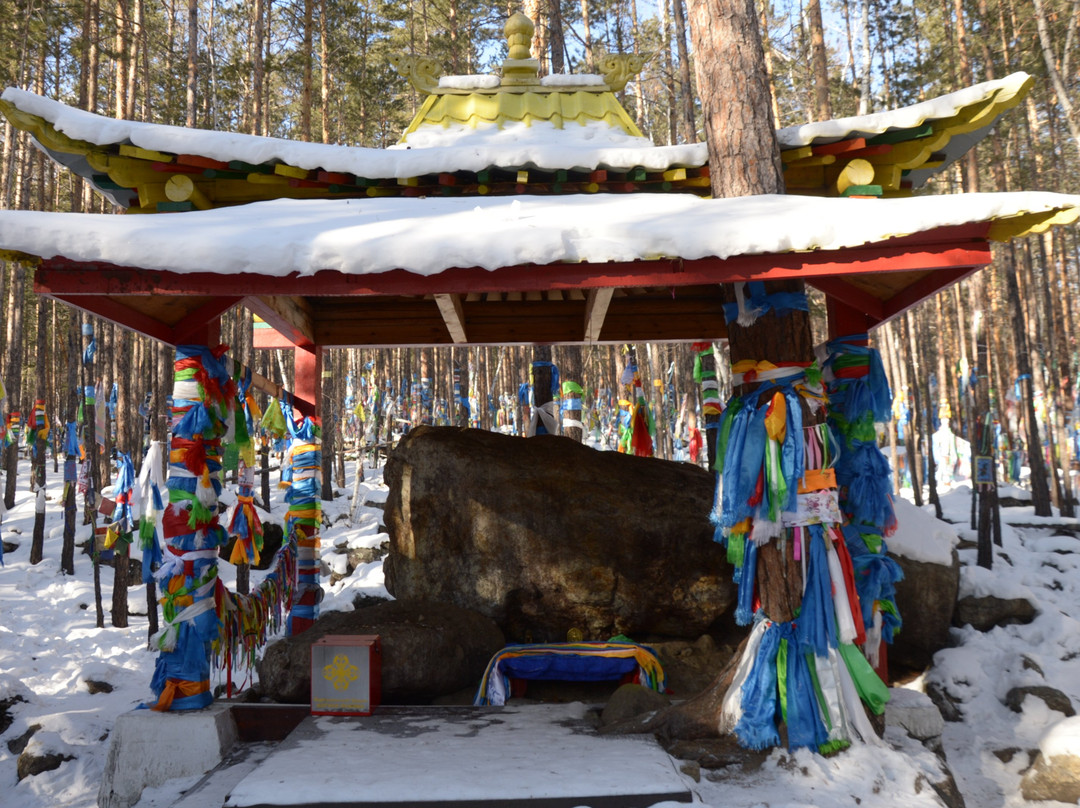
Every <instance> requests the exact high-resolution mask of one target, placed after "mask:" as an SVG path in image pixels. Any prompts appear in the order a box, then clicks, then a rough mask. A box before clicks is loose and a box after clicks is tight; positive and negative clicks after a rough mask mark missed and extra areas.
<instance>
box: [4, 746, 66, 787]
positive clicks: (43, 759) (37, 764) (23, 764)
mask: <svg viewBox="0 0 1080 808" xmlns="http://www.w3.org/2000/svg"><path fill="white" fill-rule="evenodd" d="M74 759H75V758H74V757H73V756H71V755H63V754H60V753H59V752H46V753H45V754H32V753H28V752H26V751H25V750H24V751H23V753H22V754H21V755H19V760H18V762H17V763H16V764H15V771H16V775H17V776H18V778H19V780H24V779H25V778H27V777H33V776H34V775H37V774H41V773H42V772H51V771H55V770H56V769H59V768H60V766H61V764H62V763H63V762H64V761H66V760H74Z"/></svg>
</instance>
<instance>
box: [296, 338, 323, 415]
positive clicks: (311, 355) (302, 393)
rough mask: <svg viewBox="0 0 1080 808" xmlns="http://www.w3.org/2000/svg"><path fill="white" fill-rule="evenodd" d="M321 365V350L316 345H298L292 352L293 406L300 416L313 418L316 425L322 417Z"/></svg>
mask: <svg viewBox="0 0 1080 808" xmlns="http://www.w3.org/2000/svg"><path fill="white" fill-rule="evenodd" d="M322 363H323V349H322V348H321V347H319V346H318V345H310V346H302V345H298V346H296V349H295V350H294V351H293V368H294V370H295V371H296V380H295V382H294V383H293V404H294V405H295V406H296V409H298V410H299V411H300V414H301V415H303V416H305V417H306V418H314V419H315V422H316V423H319V422H320V418H321V416H322V401H321V400H320V399H321V396H320V392H321V387H322Z"/></svg>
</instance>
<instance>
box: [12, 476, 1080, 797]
mask: <svg viewBox="0 0 1080 808" xmlns="http://www.w3.org/2000/svg"><path fill="white" fill-rule="evenodd" d="M24 462H25V461H24ZM51 467H52V466H51V463H50V464H49V469H50V472H51ZM23 471H24V472H25V471H26V469H25V467H24V469H23ZM349 474H350V481H351V474H352V468H351V466H350V468H349ZM380 474H381V472H379V471H375V472H372V471H371V470H368V471H367V482H365V483H364V484H363V489H362V494H361V496H362V499H363V500H364V501H373V500H374V501H378V500H380V499H382V498H384V496H385V493H384V491H385V489H382V488H381V476H380ZM23 479H25V480H29V474H28V473H25V475H24V476H23V477H20V480H23ZM62 485H63V484H62V482H61V481H60V479H59V477H58V476H50V480H49V487H48V493H49V497H50V502H49V508H48V510H47V526H46V537H47V538H46V542H45V560H44V561H42V562H41V563H40V564H38V565H36V566H31V565H30V564H29V563H28V560H27V557H28V555H29V550H30V538H31V530H32V526H33V518H34V514H33V510H34V504H33V496H32V494H31V493H30V492H29V491H28V490H27V489H26V488H25V486H21V487H20V490H19V492H18V495H17V501H16V506H15V508H14V509H13V510H12V511H11V512H10V513H8V514H6V515H5V516H4V520H3V525H2V534H3V537H4V539H5V540H7V541H15V542H17V543H19V544H20V545H21V546H20V547H19V549H18V550H17V551H15V552H12V553H10V554H8V555H7V556H6V558H5V562H6V566H5V567H3V568H0V701H3V700H5V699H10V698H12V697H13V696H16V695H19V696H21V697H22V698H24V699H25V702H21V703H17V704H15V706H14V707H13V708H12V709H11V714H12V715H13V718H14V720H13V722H12V724H11V726H10V727H8V728H7V730H5V731H4V732H3V733H0V805H3V806H4V808H54V807H55V806H77V807H78V808H88V807H89V806H93V805H94V804H95V801H96V796H97V790H98V785H99V783H100V780H101V776H102V771H103V767H104V762H105V755H106V750H107V747H108V744H107V742H106V741H107V737H108V734H109V732H110V729H111V727H112V724H113V722H114V720H115V718H116V716H117V715H118V714H120V713H122V712H124V711H127V710H130V709H132V708H133V707H135V706H136V705H138V704H139V703H141V702H143V701H145V700H147V699H149V698H150V696H151V694H150V689H149V682H150V677H151V673H152V670H153V665H154V658H155V655H154V653H152V652H150V651H149V650H147V636H146V634H147V632H146V618H145V615H142V616H140V615H135V616H133V617H132V620H131V627H130V628H127V629H116V628H111V627H107V628H103V629H98V628H95V627H94V606H93V597H94V595H93V583H92V566H91V562H90V558H89V556H86V555H78V556H77V557H76V562H75V564H76V574H75V575H74V576H72V577H67V576H65V575H63V574H62V573H61V572H60V568H59V556H60V543H61V525H62V515H61V513H60V511H59V508H58V505H57V501H58V499H59V496H60V493H61V490H62ZM350 490H351V482H350ZM275 492H276V489H275ZM275 496H279V493H275ZM969 497H970V490H969V489H968V488H967V487H965V486H960V487H957V488H955V489H953V490H952V491H950V492H949V493H948V494H946V495H945V496H944V498H943V499H944V506H945V511H946V517H947V518H949V519H950V520H952V521H954V522H956V523H957V524H955V525H954V529H955V530H956V531H957V532H958V533H959V534H960V535H961V537H962V538H972V532H971V531H970V530H969V529H968V528H967V527H966V526H965V522H966V519H967V517H968V514H969V502H970V499H969ZM327 510H328V511H329V518H330V520H331V522H332V526H331V527H330V528H328V529H327V530H326V531H324V534H323V539H322V547H323V558H324V560H325V561H326V562H327V564H328V565H329V566H330V567H331V568H332V569H335V568H342V567H343V558H342V556H341V553H340V551H339V550H338V549H335V547H341V546H342V545H352V546H377V545H378V544H380V543H381V542H382V541H383V540H384V539H385V536H384V535H382V534H380V533H379V532H378V524H379V522H378V515H379V512H378V511H377V510H376V509H374V508H363V509H361V510H360V512H359V514H358V519H357V520H356V524H353V525H350V524H349V523H348V521H347V516H348V513H347V512H348V498H347V496H342V497H340V498H339V499H338V500H336V501H335V502H334V503H333V504H331V505H330V507H329V508H328V509H327ZM1017 510H1018V511H1019V510H1021V509H1017ZM907 512H908V513H910V510H908V511H907ZM283 513H284V506H283V505H282V503H281V502H280V500H275V501H274V503H273V515H272V516H269V517H268V516H267V515H266V514H262V516H263V517H264V518H273V519H275V520H278V519H280V518H281V515H282V514H283ZM1016 515H1017V517H1019V518H1017V519H1012V521H1017V522H1021V523H1029V520H1028V519H1027V518H1026V516H1024V515H1023V514H1019V513H1018V514H1016ZM922 516H923V515H922V514H920V515H919V517H922ZM1005 517H1006V520H1010V519H1011V517H1012V514H1011V513H1010V512H1008V511H1006V512H1005ZM908 521H909V522H918V523H919V524H918V528H917V530H913V531H912V532H913V533H915V534H917V535H906V536H899V537H898V538H897V544H898V545H899V544H901V543H903V544H905V546H906V547H909V548H912V547H914V548H920V547H921V548H922V550H921V551H922V552H927V551H928V550H929V547H930V545H932V542H929V543H928V542H927V536H928V535H933V534H934V533H935V528H934V527H933V525H932V522H931V521H930V520H924V519H921V518H917V517H916V518H911V519H909V520H908ZM928 524H929V525H931V527H930V528H929V534H928V528H927V525H928ZM910 529H911V528H910V526H909V530H910ZM902 530H903V528H902ZM945 532H947V530H946V531H945ZM1053 533H1054V531H1053V529H1050V528H1038V529H1033V528H1022V529H1013V528H1010V527H1008V526H1007V525H1006V526H1005V529H1004V545H1003V547H1001V548H999V549H998V550H997V554H996V557H995V562H994V568H993V570H992V571H986V570H981V569H978V568H976V567H974V560H975V556H974V553H975V551H974V550H973V549H961V550H960V557H961V560H962V562H963V563H964V564H965V570H964V572H963V578H962V586H963V590H964V591H963V594H982V593H985V592H993V593H994V594H996V595H998V596H999V597H1014V596H1021V597H1026V598H1028V599H1029V600H1031V601H1032V602H1033V603H1034V604H1035V606H1036V608H1037V610H1038V615H1037V617H1036V618H1035V621H1034V622H1033V623H1031V624H1030V625H1026V626H1008V627H1003V628H996V629H994V630H992V631H989V632H986V633H980V632H977V631H974V630H973V629H970V628H965V629H958V630H955V631H954V638H955V643H956V647H954V648H950V649H947V650H944V651H941V652H940V653H939V654H938V655H937V657H936V658H935V664H934V667H933V668H932V669H931V670H930V671H928V672H927V673H926V674H924V675H923V676H922V677H920V678H919V679H918V680H916V681H915V682H912V683H910V684H909V685H908V687H909V688H914V689H919V688H922V687H925V685H926V684H927V683H928V682H931V681H933V682H936V683H940V684H945V685H946V686H947V688H948V689H949V691H950V692H951V693H952V694H953V696H954V697H958V698H960V700H961V709H962V710H963V713H964V721H962V722H958V723H947V724H946V725H945V732H944V735H943V744H944V748H945V751H946V753H947V756H948V762H949V765H950V767H951V769H952V772H953V774H954V776H955V778H956V781H957V783H958V785H959V788H960V790H961V792H962V793H963V795H964V797H965V799H966V801H967V805H968V806H971V807H972V808H975V806H978V808H998V807H999V806H1000V807H1001V808H1011V807H1012V806H1019V805H1021V804H1023V803H1024V800H1023V798H1022V797H1021V796H1020V793H1019V782H1020V775H1021V772H1022V770H1023V769H1024V768H1025V767H1026V766H1027V763H1028V755H1027V754H1026V750H1029V749H1034V748H1036V747H1038V745H1039V742H1040V739H1041V738H1043V736H1044V735H1046V733H1047V732H1048V731H1049V730H1050V729H1051V728H1052V727H1054V726H1056V725H1058V724H1060V722H1061V721H1062V719H1063V718H1064V716H1063V715H1062V714H1061V713H1058V712H1054V711H1052V710H1050V709H1049V708H1048V707H1047V706H1046V705H1045V704H1044V703H1043V702H1042V701H1040V700H1038V699H1035V698H1032V697H1028V698H1027V699H1026V701H1024V703H1023V705H1022V711H1021V712H1019V713H1016V712H1013V711H1011V710H1010V709H1009V708H1008V707H1007V706H1005V704H1004V703H1003V701H1004V696H1005V694H1006V693H1007V692H1008V691H1009V690H1010V689H1011V688H1013V687H1016V686H1019V685H1028V684H1045V685H1050V686H1052V687H1055V688H1057V689H1059V690H1061V691H1062V692H1064V693H1065V694H1066V695H1067V696H1068V697H1069V698H1070V699H1071V700H1072V701H1073V702H1074V703H1076V702H1077V701H1078V700H1080V677H1077V676H1076V670H1077V662H1076V657H1078V656H1080V623H1078V622H1077V620H1076V619H1074V618H1073V617H1071V616H1070V615H1073V614H1077V604H1078V602H1080V592H1078V585H1077V582H1076V581H1077V579H1076V574H1075V573H1076V570H1077V568H1078V567H1080V540H1077V539H1073V538H1069V537H1065V536H1053ZM230 572H231V568H230V567H229V565H227V564H223V565H222V575H223V577H224V578H225V580H226V582H227V583H230V584H231V581H230V580H229V574H230ZM253 577H254V576H253ZM102 579H103V588H104V591H105V600H106V602H105V609H106V623H108V622H109V618H108V605H109V604H108V597H109V593H110V592H111V584H112V570H111V569H110V568H108V567H103V568H102ZM253 583H254V581H253ZM361 593H365V594H370V595H381V596H386V591H385V588H384V586H383V581H382V566H381V562H375V563H373V564H369V565H366V566H365V567H363V568H361V569H359V570H357V571H356V572H355V573H354V574H353V575H352V576H350V577H348V578H346V579H344V580H343V581H341V582H339V583H337V584H334V585H332V586H330V585H327V593H326V600H325V601H324V605H323V609H324V610H326V609H350V608H352V607H351V602H352V600H353V598H354V597H355V596H356V595H357V594H361ZM130 595H131V602H132V606H133V608H134V610H135V611H145V607H144V606H143V605H142V590H141V589H138V588H133V589H132V590H131V592H130ZM1025 660H1028V662H1027V663H1025ZM1030 663H1035V665H1037V667H1038V668H1039V669H1041V671H1042V676H1040V675H1038V674H1037V673H1036V672H1035V670H1034V668H1033V667H1032V666H1031V664H1030ZM235 679H236V681H237V683H238V684H239V683H240V682H242V681H243V679H244V675H243V673H242V672H241V673H238V674H236V676H235ZM86 680H95V681H104V682H107V683H108V684H109V685H111V686H112V687H113V690H112V692H110V693H97V694H93V695H92V694H91V693H90V692H89V690H88V689H87V685H86ZM219 680H220V681H223V680H221V679H220V677H219ZM35 724H37V725H40V727H41V729H40V730H39V731H37V733H36V734H35V735H34V736H33V740H32V741H31V745H32V747H38V748H40V749H42V750H43V751H56V752H60V753H62V754H64V755H67V756H70V757H72V758H73V759H72V760H70V761H67V762H65V763H63V764H62V765H61V766H60V768H59V769H57V770H55V771H51V772H46V773H43V774H39V775H36V776H31V777H27V778H25V779H24V780H23V781H21V782H19V781H18V780H17V776H16V760H17V757H18V755H17V754H15V753H14V752H13V751H12V750H11V748H9V744H10V745H11V746H14V744H13V743H12V742H13V741H15V740H16V739H18V738H20V737H21V736H23V735H24V734H25V733H26V732H27V730H28V728H30V727H31V726H32V725H35ZM1070 725H1071V722H1069V723H1067V724H1065V725H1064V726H1062V727H1061V728H1060V729H1059V730H1058V731H1057V732H1056V733H1054V734H1053V735H1051V736H1050V737H1049V738H1047V740H1046V742H1045V743H1046V745H1047V747H1048V748H1053V749H1057V750H1061V749H1076V748H1078V746H1080V742H1078V741H1077V739H1076V732H1075V731H1073V730H1070ZM885 740H886V742H887V743H886V744H885V745H883V746H863V747H854V748H852V749H850V750H848V751H846V752H844V753H842V754H839V755H837V756H834V757H830V758H824V757H821V756H819V755H814V754H811V753H810V752H808V751H806V750H802V751H800V752H797V753H795V754H789V753H787V752H784V751H775V752H774V753H773V754H772V755H771V756H770V757H769V758H768V760H767V762H766V763H765V765H764V766H763V767H762V769H761V770H759V771H757V772H754V773H753V774H747V775H731V774H730V773H725V774H724V775H723V776H722V777H719V776H718V777H717V779H716V780H713V779H710V777H711V775H710V774H709V773H704V774H703V777H702V779H701V782H694V781H693V780H690V779H689V778H687V784H688V786H689V787H690V788H691V789H692V790H693V792H694V793H695V794H696V795H697V798H698V799H699V800H700V803H701V804H703V805H706V806H715V807H716V808H719V806H733V807H734V808H754V807H756V806H769V808H797V807H798V808H801V807H802V806H807V808H808V807H809V806H817V808H828V807H829V806H841V805H843V806H850V805H859V806H861V808H886V807H887V806H888V807H889V808H891V806H896V805H900V804H902V805H905V806H923V805H926V806H934V805H939V804H940V803H939V801H938V800H939V798H938V797H937V796H936V795H935V793H934V791H933V790H932V789H929V788H927V787H926V786H925V780H924V778H929V779H930V780H938V779H940V778H939V775H938V765H937V762H936V758H935V757H934V755H932V754H931V753H930V752H928V751H927V750H926V749H924V748H923V747H922V746H921V745H920V744H919V743H918V742H916V741H913V740H911V739H909V738H908V737H907V735H906V734H904V733H903V732H902V731H900V730H897V729H894V728H890V729H889V730H887V732H886V736H885ZM1008 749H1019V750H1022V751H1021V753H1019V754H1014V755H1012V756H1011V757H1010V756H1009V755H1007V754H1001V755H1000V757H999V756H998V755H995V754H994V753H995V752H999V753H1000V752H1003V750H1008ZM1002 758H1005V759H1006V760H1004V761H1003V760H1002ZM132 763H135V765H137V763H136V762H134V761H132ZM580 763H581V761H580V760H577V759H568V760H567V761H566V766H565V776H567V777H574V776H578V777H585V776H587V772H585V771H584V770H583V767H582V766H581V765H580ZM157 795H158V798H159V799H160V797H161V793H160V790H158V792H157ZM144 802H147V800H146V799H144ZM158 804H167V802H163V803H158Z"/></svg>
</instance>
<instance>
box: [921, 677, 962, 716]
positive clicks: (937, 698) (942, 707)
mask: <svg viewBox="0 0 1080 808" xmlns="http://www.w3.org/2000/svg"><path fill="white" fill-rule="evenodd" d="M926 695H927V696H929V697H930V700H931V701H932V702H934V705H935V706H936V707H937V708H938V710H939V711H940V712H941V717H942V718H943V719H945V720H946V721H963V720H964V713H963V711H962V710H961V709H960V704H959V703H958V702H957V701H956V699H954V698H953V697H952V696H950V695H949V694H948V693H947V692H946V691H945V688H943V687H942V686H941V685H939V684H938V683H937V682H928V683H927V685H926Z"/></svg>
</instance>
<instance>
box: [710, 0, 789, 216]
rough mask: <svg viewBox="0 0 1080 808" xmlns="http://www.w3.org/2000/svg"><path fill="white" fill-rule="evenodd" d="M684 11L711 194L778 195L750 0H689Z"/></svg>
mask: <svg viewBox="0 0 1080 808" xmlns="http://www.w3.org/2000/svg"><path fill="white" fill-rule="evenodd" d="M689 8H690V33H691V36H692V38H693V45H694V57H695V60H696V61H695V67H696V71H697V79H698V92H699V93H700V94H701V105H702V115H703V117H704V119H705V137H706V140H707V141H708V147H709V171H710V177H711V184H712V192H713V196H715V197H734V196H749V195H752V194H779V193H783V192H784V176H783V170H782V168H781V163H780V147H779V145H778V144H777V142H776V131H775V130H776V122H775V121H774V120H773V115H772V104H771V103H770V95H769V78H768V75H767V73H766V71H765V54H764V50H763V49H762V44H761V35H760V34H759V32H758V27H757V12H756V9H755V6H754V3H753V0H735V1H734V2H723V0H691V2H690V7H689Z"/></svg>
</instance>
